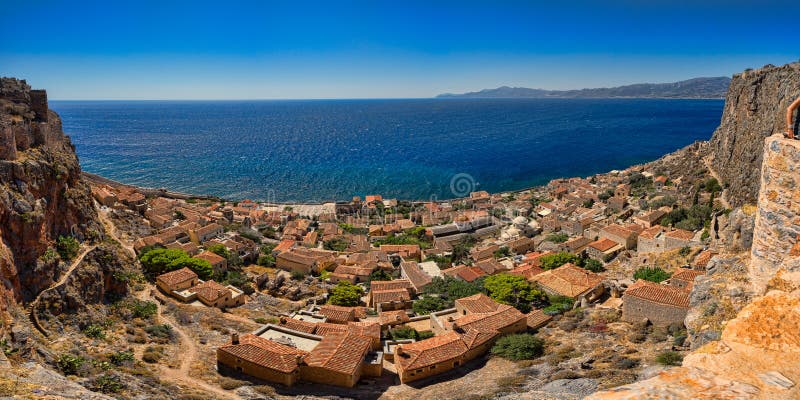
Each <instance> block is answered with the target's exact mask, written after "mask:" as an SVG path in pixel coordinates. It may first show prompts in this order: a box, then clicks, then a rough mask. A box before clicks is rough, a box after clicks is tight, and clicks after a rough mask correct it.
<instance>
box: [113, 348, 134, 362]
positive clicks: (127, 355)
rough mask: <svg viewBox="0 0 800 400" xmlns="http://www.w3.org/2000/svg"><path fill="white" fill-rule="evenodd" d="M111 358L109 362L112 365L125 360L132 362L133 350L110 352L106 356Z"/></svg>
mask: <svg viewBox="0 0 800 400" xmlns="http://www.w3.org/2000/svg"><path fill="white" fill-rule="evenodd" d="M108 358H109V359H110V360H111V363H112V364H114V365H122V364H125V363H126V362H133V352H132V351H118V352H116V353H113V354H111V355H110V356H109V357H108Z"/></svg>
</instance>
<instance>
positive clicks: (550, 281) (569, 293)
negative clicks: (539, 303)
mask: <svg viewBox="0 0 800 400" xmlns="http://www.w3.org/2000/svg"><path fill="white" fill-rule="evenodd" d="M530 280H531V281H533V282H536V283H537V284H538V285H539V287H540V288H541V289H542V290H544V291H545V292H547V293H548V294H551V295H557V296H566V297H570V298H573V299H576V300H578V299H581V298H585V299H586V300H588V301H594V300H596V299H598V298H599V297H600V296H601V295H602V294H603V293H604V292H605V287H604V286H603V277H602V276H600V275H598V274H596V273H594V272H592V271H589V270H585V269H583V268H581V267H579V266H577V265H575V264H572V263H567V264H564V265H562V266H560V267H558V268H556V269H551V270H548V271H544V272H542V273H541V274H537V275H534V276H532V277H531V278H530Z"/></svg>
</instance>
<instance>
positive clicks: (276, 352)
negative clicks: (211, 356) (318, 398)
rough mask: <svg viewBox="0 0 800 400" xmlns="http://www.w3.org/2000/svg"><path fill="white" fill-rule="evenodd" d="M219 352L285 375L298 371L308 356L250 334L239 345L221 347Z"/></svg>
mask: <svg viewBox="0 0 800 400" xmlns="http://www.w3.org/2000/svg"><path fill="white" fill-rule="evenodd" d="M219 351H223V352H226V353H228V354H230V355H232V356H234V357H237V358H240V359H242V360H246V361H250V362H252V363H254V364H256V365H260V366H262V367H266V368H269V369H273V370H276V371H280V372H283V373H291V372H293V371H295V370H297V367H298V364H299V363H300V360H301V359H302V357H305V356H307V355H308V352H305V351H303V350H300V349H297V348H294V347H291V346H286V345H283V344H280V343H277V342H273V341H271V340H267V339H264V338H261V337H258V336H255V335H253V334H249V333H248V334H246V335H243V336H242V337H241V339H239V344H229V345H225V346H221V347H220V348H219Z"/></svg>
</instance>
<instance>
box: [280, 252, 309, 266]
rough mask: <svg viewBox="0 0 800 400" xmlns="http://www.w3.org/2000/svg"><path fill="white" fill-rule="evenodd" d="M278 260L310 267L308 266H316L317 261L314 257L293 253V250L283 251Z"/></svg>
mask: <svg viewBox="0 0 800 400" xmlns="http://www.w3.org/2000/svg"><path fill="white" fill-rule="evenodd" d="M276 258H277V259H284V260H286V261H289V262H295V263H298V264H303V265H308V266H312V265H314V263H315V262H316V261H317V260H316V259H315V258H313V257H309V256H306V255H303V254H300V253H298V252H296V251H292V250H289V251H283V252H281V253H280V254H278V256H277V257H276Z"/></svg>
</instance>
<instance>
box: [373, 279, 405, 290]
mask: <svg viewBox="0 0 800 400" xmlns="http://www.w3.org/2000/svg"><path fill="white" fill-rule="evenodd" d="M411 287H412V286H411V281H409V280H408V279H395V280H391V281H372V282H370V290H373V291H376V292H378V291H383V290H393V289H410V288H411Z"/></svg>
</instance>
